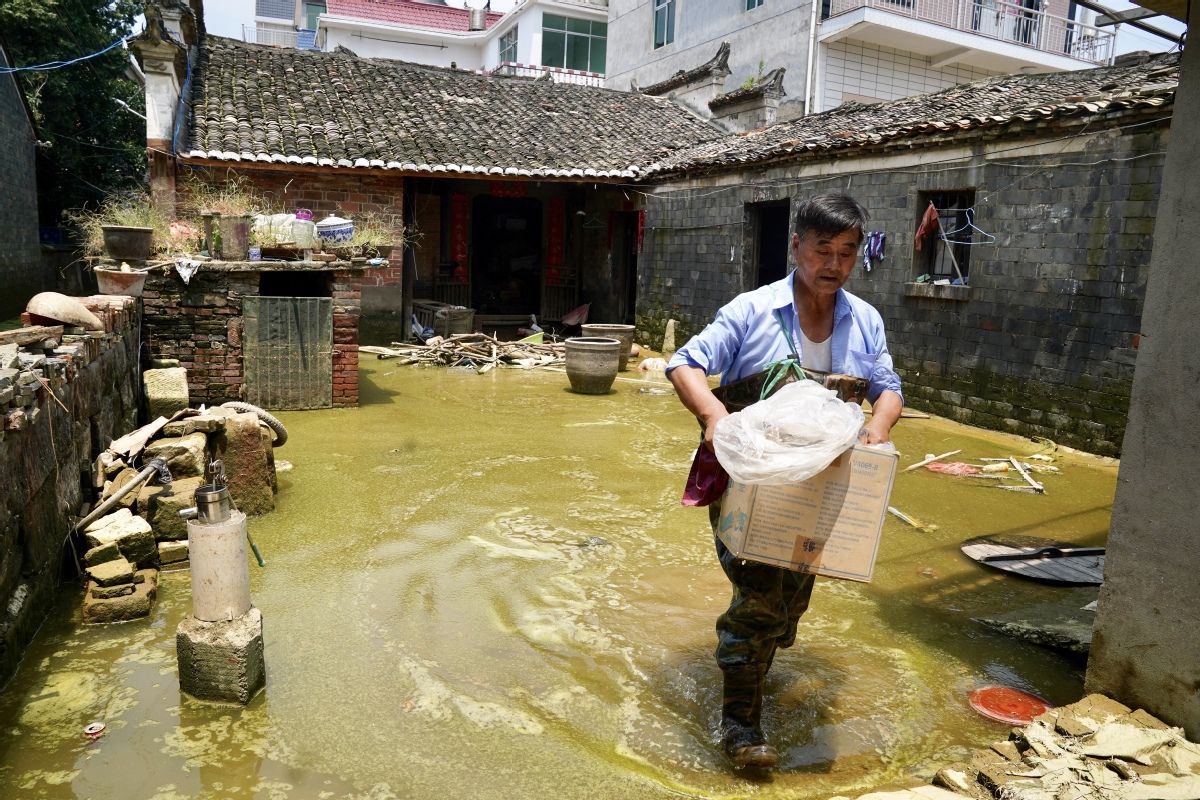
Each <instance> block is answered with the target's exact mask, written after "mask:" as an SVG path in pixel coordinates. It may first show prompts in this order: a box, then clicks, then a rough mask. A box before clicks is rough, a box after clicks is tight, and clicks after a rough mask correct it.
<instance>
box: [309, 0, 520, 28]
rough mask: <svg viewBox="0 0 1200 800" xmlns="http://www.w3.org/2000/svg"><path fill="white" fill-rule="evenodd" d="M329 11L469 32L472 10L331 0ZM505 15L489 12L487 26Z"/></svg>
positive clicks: (395, 0)
mask: <svg viewBox="0 0 1200 800" xmlns="http://www.w3.org/2000/svg"><path fill="white" fill-rule="evenodd" d="M325 13H326V14H328V15H329V16H331V17H351V18H353V19H365V20H370V21H372V22H383V23H386V24H388V25H400V26H403V27H406V28H425V29H429V30H435V31H453V32H455V33H467V31H468V30H469V29H470V25H469V24H468V21H469V19H470V12H469V11H467V9H465V8H454V7H453V6H441V5H436V4H434V3H421V2H418V1H417V0H327V3H326V7H325ZM503 16H504V15H503V14H497V13H495V12H492V11H489V12H487V14H486V17H487V21H486V22H485V23H484V26H485V27H487V28H490V27H492V25H494V24H496V23H497V22H499V21H500V18H501V17H503Z"/></svg>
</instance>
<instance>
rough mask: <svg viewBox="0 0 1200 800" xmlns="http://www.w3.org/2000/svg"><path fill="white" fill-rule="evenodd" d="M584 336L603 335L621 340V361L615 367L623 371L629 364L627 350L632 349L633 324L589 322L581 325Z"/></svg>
mask: <svg viewBox="0 0 1200 800" xmlns="http://www.w3.org/2000/svg"><path fill="white" fill-rule="evenodd" d="M583 335H584V336H603V337H608V338H610V339H616V340H618V341H620V342H621V361H620V363H619V364H618V365H617V369H618V370H620V371H621V372H624V371H625V370H626V368H627V367H628V365H629V351H630V350H631V349H633V326H632V325H617V324H608V323H599V322H597V323H589V324H587V325H584V326H583Z"/></svg>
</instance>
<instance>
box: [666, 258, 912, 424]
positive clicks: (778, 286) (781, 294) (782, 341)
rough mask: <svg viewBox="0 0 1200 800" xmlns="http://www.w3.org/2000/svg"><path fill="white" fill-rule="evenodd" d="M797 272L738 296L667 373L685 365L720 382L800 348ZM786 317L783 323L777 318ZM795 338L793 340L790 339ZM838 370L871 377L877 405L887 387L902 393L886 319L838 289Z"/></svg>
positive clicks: (835, 356) (835, 325)
mask: <svg viewBox="0 0 1200 800" xmlns="http://www.w3.org/2000/svg"><path fill="white" fill-rule="evenodd" d="M795 275H796V273H795V271H792V272H791V273H790V274H789V275H788V276H787V277H786V278H784V279H783V280H779V281H775V282H774V283H769V284H767V285H766V286H761V287H759V288H758V289H755V290H753V291H750V292H745V293H744V294H740V295H738V296H737V297H735V298H734V299H733V300H732V301H731V302H729V303H728V304H727V305H725V306H724V307H723V308H721V310H720V311H718V312H717V318H716V319H715V320H713V322H712V324H710V325H709V326H707V327H706V328H705V329H704V330H703V331H701V332H700V333H698V334H697V335H695V336H693V337H692V338H691V340H689V341H688V343H687V344H685V345H684V346H683V347H682V348H680V349H679V350H678V351H676V353H675V355H674V356H673V357H672V358H671V361H670V363H668V364H667V371H668V372H669V371H670V370H672V369H674V368H675V367H681V366H684V365H687V366H692V367H698V368H700V369H702V370H704V372H705V373H706V374H708V375H716V374H718V373H720V375H721V385H722V386H723V385H725V384H727V383H729V382H731V381H735V380H738V379H739V378H744V377H746V376H747V375H753V374H754V373H756V372H760V371H762V370H763V369H764V368H765V367H766V365H767V364H770V363H771V362H773V361H778V360H779V359H781V358H786V357H787V356H789V355H791V352H792V343H793V342H794V343H795V347H796V351H797V353H798V354H799V355H800V359H801V363H804V353H802V352H800V348H801V344H800V343H801V338H800V315H799V314H798V313H797V312H796V304H795V295H794V294H793V286H794V284H793V280H794V278H795ZM777 311H778V312H779V316H780V317H782V323H783V326H784V327H786V328H787V330H788V334H787V335H785V334H784V331H783V327H781V326H780V322H779V321H778V320H777V319H776V312H777ZM789 336H790V338H791V341H790V342H789V340H788V337H789ZM830 349H831V351H832V356H833V372H837V373H841V374H843V375H854V376H855V377H858V378H866V379H867V381H868V382H869V384H870V385H869V387H868V390H867V399H868V400H870V401H871V402H872V403H874V402H875V401H876V400H877V399H878V398H879V395H880V394H882V393H883V391H884V390H885V389H890V390H892V391H893V392H896V393H897V394H901V392H900V377H899V376H898V375H896V373H895V371H894V370H893V369H892V357H891V355H890V354H889V353H888V349H887V340H886V338H885V337H884V332H883V318H882V317H881V316H879V312H878V311H876V310H875V308H874V307H873V306H871V305H870V304H869V303H867V302H866V301H865V300H862V299H860V298H858V297H855V296H854V295H852V294H850V293H849V292H847V291H846V290H845V289H838V292H837V299H836V301H835V304H834V309H833V342H832V344H831V347H830Z"/></svg>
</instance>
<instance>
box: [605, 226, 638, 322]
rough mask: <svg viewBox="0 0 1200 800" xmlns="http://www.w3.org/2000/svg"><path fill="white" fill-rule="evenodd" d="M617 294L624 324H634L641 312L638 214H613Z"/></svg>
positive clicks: (615, 287) (614, 268)
mask: <svg viewBox="0 0 1200 800" xmlns="http://www.w3.org/2000/svg"><path fill="white" fill-rule="evenodd" d="M611 225H612V234H613V236H612V254H613V293H614V294H615V295H616V296H617V298H619V300H620V303H621V308H620V317H621V322H623V323H625V324H627V325H629V324H633V321H634V315H635V314H636V313H637V309H636V304H637V259H638V252H637V244H638V243H637V231H638V212H637V211H618V212H613V215H612V220H611Z"/></svg>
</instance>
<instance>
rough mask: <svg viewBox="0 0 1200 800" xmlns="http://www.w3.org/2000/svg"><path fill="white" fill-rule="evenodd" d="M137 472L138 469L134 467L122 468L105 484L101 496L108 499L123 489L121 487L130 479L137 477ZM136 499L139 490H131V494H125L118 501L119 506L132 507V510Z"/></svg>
mask: <svg viewBox="0 0 1200 800" xmlns="http://www.w3.org/2000/svg"><path fill="white" fill-rule="evenodd" d="M137 474H138V471H137V470H136V469H133V468H132V467H124V468H122V469H121V470H120V471H119V472H117V474H116V476H114V477H113V479H112V480H111V481H109V482H108V483H106V484H105V485H104V492H103V494H102V496H101V499H102V500H107V499H108V498H110V497H112V496H113V495H115V494H116V493H117V492H119V491H121V489H122V488H123V487H124V486H126V485H127V484H128V483H129V482H130V481H132V480H133V479H134V478H136V477H137ZM136 500H137V492H135V491H130V492H129V494H127V495H125V496H124V497H122V498H121V499H120V500H118V501H117V507H118V508H125V509H130V511H131V512H132V509H133V504H134V502H135V501H136Z"/></svg>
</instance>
